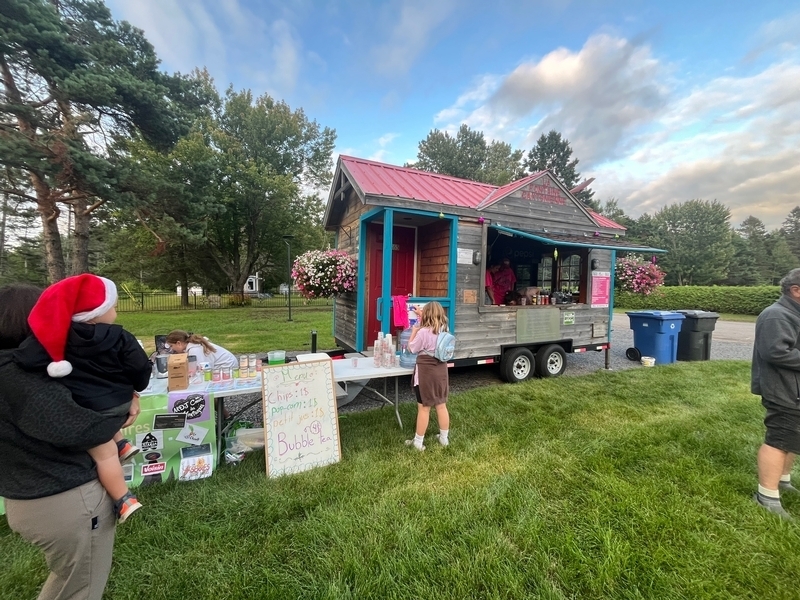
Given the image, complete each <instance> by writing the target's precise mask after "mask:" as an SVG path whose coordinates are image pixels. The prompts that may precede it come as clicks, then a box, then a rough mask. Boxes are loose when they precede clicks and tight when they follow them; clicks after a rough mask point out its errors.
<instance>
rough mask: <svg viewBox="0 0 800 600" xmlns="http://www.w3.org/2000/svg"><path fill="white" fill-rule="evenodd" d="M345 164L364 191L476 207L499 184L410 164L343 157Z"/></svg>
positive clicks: (379, 194)
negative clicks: (400, 164) (402, 164)
mask: <svg viewBox="0 0 800 600" xmlns="http://www.w3.org/2000/svg"><path fill="white" fill-rule="evenodd" d="M340 159H341V161H342V164H343V165H345V166H346V167H347V170H348V171H349V172H350V173H351V174H352V175H353V177H354V178H355V183H356V184H358V187H360V188H361V190H362V191H363V192H364V193H365V194H372V195H376V196H390V197H400V198H411V199H413V200H423V201H426V202H436V203H439V204H447V205H450V206H464V207H468V208H475V207H476V206H478V204H480V203H481V200H483V199H484V198H485V197H486V196H487V195H488V194H490V193H491V192H493V191H494V190H495V189H497V186H494V185H489V184H488V183H478V182H477V181H470V180H468V179H458V178H457V177H450V176H448V175H439V174H438V173H428V172H427V171H418V170H417V169H409V168H407V167H396V166H394V165H387V164H384V163H379V162H374V161H371V160H364V159H363V158H354V157H352V156H341V157H340Z"/></svg>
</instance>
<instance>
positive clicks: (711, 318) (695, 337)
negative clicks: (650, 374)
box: [675, 310, 719, 361]
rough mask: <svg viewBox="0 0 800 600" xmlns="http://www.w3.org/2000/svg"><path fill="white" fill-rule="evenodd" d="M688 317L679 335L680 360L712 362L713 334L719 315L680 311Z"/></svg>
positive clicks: (701, 311)
mask: <svg viewBox="0 0 800 600" xmlns="http://www.w3.org/2000/svg"><path fill="white" fill-rule="evenodd" d="M675 312H679V313H681V314H683V315H684V316H685V317H686V320H685V321H684V322H683V327H682V328H681V331H680V333H679V334H678V360H687V361H688V360H711V332H712V331H714V329H715V328H716V326H717V319H719V315H718V314H717V313H715V312H708V311H704V310H678V311H675Z"/></svg>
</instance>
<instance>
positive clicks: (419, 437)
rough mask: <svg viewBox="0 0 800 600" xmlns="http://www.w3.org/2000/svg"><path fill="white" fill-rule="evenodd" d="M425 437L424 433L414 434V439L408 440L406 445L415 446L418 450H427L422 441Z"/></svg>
mask: <svg viewBox="0 0 800 600" xmlns="http://www.w3.org/2000/svg"><path fill="white" fill-rule="evenodd" d="M424 439H425V436H424V435H417V434H416V433H415V434H414V439H413V440H406V446H414V448H416V449H417V450H425V446H423V444H422V442H423V440H424Z"/></svg>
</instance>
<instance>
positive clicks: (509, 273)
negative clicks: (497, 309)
mask: <svg viewBox="0 0 800 600" xmlns="http://www.w3.org/2000/svg"><path fill="white" fill-rule="evenodd" d="M492 282H493V286H494V299H495V301H496V302H497V303H498V304H503V303H504V301H505V297H506V293H507V292H513V291H514V287H515V286H516V283H517V276H516V275H515V274H514V269H512V268H511V260H510V259H509V258H508V257H506V258H503V262H502V264H501V265H500V268H499V269H498V271H497V272H496V273H494V274H493V275H492Z"/></svg>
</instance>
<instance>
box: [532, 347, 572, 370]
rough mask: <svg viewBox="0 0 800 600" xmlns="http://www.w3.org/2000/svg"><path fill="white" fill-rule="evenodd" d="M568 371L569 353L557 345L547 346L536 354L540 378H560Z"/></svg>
mask: <svg viewBox="0 0 800 600" xmlns="http://www.w3.org/2000/svg"><path fill="white" fill-rule="evenodd" d="M566 369H567V353H566V352H564V349H563V348H562V347H561V346H559V345H557V344H551V345H550V346H545V347H544V348H542V349H541V350H539V352H537V353H536V372H537V374H538V375H539V377H558V376H559V375H561V374H562V373H563V372H564V371H565V370H566Z"/></svg>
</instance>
